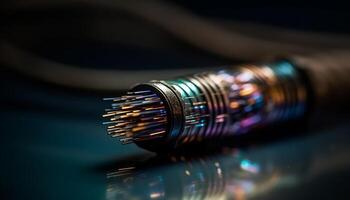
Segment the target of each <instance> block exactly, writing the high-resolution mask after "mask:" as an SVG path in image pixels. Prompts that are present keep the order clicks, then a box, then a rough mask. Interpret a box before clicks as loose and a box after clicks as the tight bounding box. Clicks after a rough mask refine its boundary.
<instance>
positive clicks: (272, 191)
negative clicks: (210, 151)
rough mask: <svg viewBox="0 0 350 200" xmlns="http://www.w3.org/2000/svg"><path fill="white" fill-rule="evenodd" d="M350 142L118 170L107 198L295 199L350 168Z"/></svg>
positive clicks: (227, 152)
mask: <svg viewBox="0 0 350 200" xmlns="http://www.w3.org/2000/svg"><path fill="white" fill-rule="evenodd" d="M349 138H350V137H349V136H347V135H346V134H337V135H335V136H334V135H330V134H324V135H319V136H316V138H315V136H313V137H310V138H308V139H305V138H304V139H303V140H300V141H299V140H298V139H294V141H292V142H291V141H289V142H288V143H280V144H273V145H269V146H262V147H257V148H251V149H247V150H237V149H232V148H231V149H228V148H225V149H223V150H222V153H220V154H218V155H210V156H209V155H208V156H204V157H201V156H197V157H188V156H187V157H186V156H181V155H177V156H169V157H167V158H165V159H164V158H159V157H154V158H151V159H149V160H147V161H146V162H141V163H135V164H133V165H129V166H128V167H118V166H117V167H116V168H115V169H114V170H112V171H111V172H109V173H108V174H107V178H108V186H107V193H106V198H107V199H108V200H113V199H256V198H259V199H261V198H262V199H265V198H266V199H276V198H277V199H278V197H281V196H279V195H281V193H282V197H283V195H285V196H284V197H283V198H284V199H291V198H292V196H293V195H295V194H294V193H291V192H289V193H290V194H293V195H292V196H289V193H288V191H293V188H299V189H300V188H302V187H303V186H304V187H305V189H306V190H307V191H308V192H310V191H312V190H313V188H312V187H317V186H315V184H314V183H315V182H317V179H319V178H320V177H324V176H328V175H330V176H335V175H337V173H338V172H339V171H342V169H347V168H348V167H349V166H350V160H349V157H348V155H349V152H350V148H349V146H348V144H347V142H348V141H349ZM159 163H162V164H159ZM146 166H147V167H146ZM157 166H158V167H157ZM316 185H317V184H316ZM342 186H343V185H337V186H336V187H342ZM310 187H311V190H309V189H310ZM326 187H332V186H330V185H329V184H328V185H327V186H326ZM343 187H344V186H343ZM321 188H322V187H321ZM314 189H315V188H314ZM316 189H317V188H316ZM284 191H287V193H286V194H283V193H284ZM325 191H326V190H325ZM325 191H323V192H325ZM298 192H301V193H302V192H303V191H302V190H299V191H298ZM304 192H305V191H304ZM320 194H322V191H320ZM338 195H339V194H338ZM338 197H339V196H338ZM303 198H305V196H304V197H303Z"/></svg>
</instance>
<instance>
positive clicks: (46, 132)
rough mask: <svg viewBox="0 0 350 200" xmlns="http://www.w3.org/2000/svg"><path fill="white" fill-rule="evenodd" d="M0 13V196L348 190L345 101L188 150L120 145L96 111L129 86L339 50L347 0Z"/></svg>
mask: <svg viewBox="0 0 350 200" xmlns="http://www.w3.org/2000/svg"><path fill="white" fill-rule="evenodd" d="M0 15H1V19H2V20H1V29H0V30H1V40H0V65H1V67H0V72H1V73H0V75H1V79H0V81H1V85H0V87H1V93H0V101H1V110H0V118H1V131H0V143H1V144H0V159H1V165H0V177H1V178H0V194H1V199H202V198H212V199H219V198H221V199H281V198H284V199H286V198H287V199H292V198H298V199H308V198H312V197H314V196H313V195H316V197H317V198H320V199H334V198H335V199H348V198H349V194H348V192H347V189H350V185H349V183H347V182H348V181H347V180H348V178H350V177H349V176H350V171H349V166H350V159H349V156H348V155H349V144H350V141H349V139H350V138H349V137H350V136H348V134H347V133H348V130H349V128H350V127H349V125H348V124H349V115H348V111H344V110H343V111H342V112H337V113H334V112H333V113H332V112H330V113H327V114H322V115H318V114H315V115H314V116H312V117H310V118H308V119H304V120H303V121H302V122H300V123H298V124H296V125H295V126H294V128H291V127H287V128H286V127H284V128H280V129H278V130H273V131H275V132H276V133H275V134H276V135H283V134H286V135H288V136H289V137H288V138H283V137H281V138H279V139H277V140H273V141H270V140H268V139H266V140H265V139H264V140H263V141H262V139H261V138H259V139H258V140H255V141H253V142H248V144H245V145H239V146H234V147H231V146H230V147H225V148H224V149H223V150H222V151H221V150H220V151H215V152H212V153H210V154H208V153H206V154H205V155H200V156H196V157H195V158H191V157H188V156H187V157H186V158H184V157H181V156H174V157H169V158H159V157H157V156H156V155H154V154H152V153H150V152H146V151H144V150H142V149H140V148H138V147H136V146H135V145H125V146H123V145H121V144H119V142H118V141H116V140H115V139H112V138H110V137H109V136H107V134H106V131H105V127H104V126H103V125H102V122H103V119H102V117H101V115H102V113H103V111H104V109H105V108H106V107H108V105H107V104H106V103H105V102H103V101H102V98H103V97H114V96H118V95H120V94H122V93H123V92H125V90H127V89H128V88H129V87H130V86H132V85H133V84H135V83H138V82H143V81H147V80H151V79H164V78H169V77H174V76H178V75H185V74H188V73H192V72H196V71H201V70H203V69H204V68H206V69H207V68H208V69H210V68H211V67H214V68H215V67H218V66H223V65H231V64H237V63H242V62H255V61H263V60H265V59H269V58H271V57H276V56H283V55H288V54H294V53H297V54H310V53H314V52H324V51H329V50H331V49H335V50H342V49H348V48H350V39H349V33H350V27H349V25H348V22H349V19H350V13H349V12H348V10H347V9H346V7H345V6H341V5H337V6H335V5H333V4H330V2H328V3H326V4H321V3H318V4H317V5H315V4H309V5H308V4H307V3H305V2H303V3H295V4H293V5H292V4H290V5H286V4H282V3H281V4H274V5H269V4H266V3H265V2H258V1H257V2H254V4H253V3H243V2H216V1H215V2H213V1H184V0H174V1H153V0H152V1H136V0H131V1H97V0H74V1H68V0H63V1H62V0H61V1H58V0H57V1H55V0H52V1H43V0H19V1H15V0H14V1H7V2H2V5H1V8H0ZM347 97H348V95H347V94H344V99H347ZM316 113H317V112H316ZM295 127H296V128H295ZM286 129H291V130H289V131H286ZM287 132H288V133H287ZM290 132H291V133H290ZM294 135H295V136H294ZM218 166H220V167H218ZM118 169H126V171H127V172H126V173H124V171H123V170H118ZM136 169H137V170H136ZM219 169H220V170H219ZM218 170H219V171H220V173H219V172H218ZM115 171H117V172H118V173H115ZM120 171H123V173H120ZM134 171H135V172H134ZM193 174H196V175H195V176H192V175H193ZM287 194H288V195H287Z"/></svg>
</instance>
